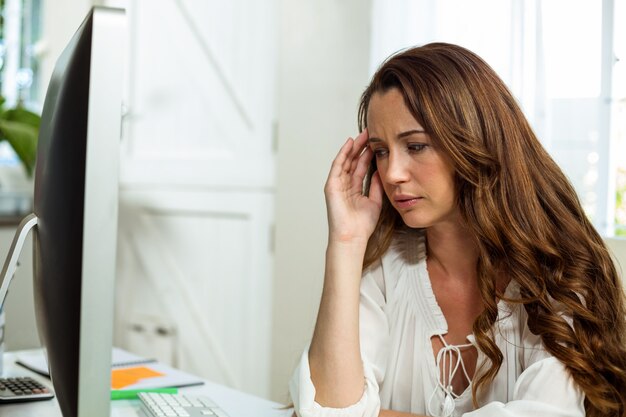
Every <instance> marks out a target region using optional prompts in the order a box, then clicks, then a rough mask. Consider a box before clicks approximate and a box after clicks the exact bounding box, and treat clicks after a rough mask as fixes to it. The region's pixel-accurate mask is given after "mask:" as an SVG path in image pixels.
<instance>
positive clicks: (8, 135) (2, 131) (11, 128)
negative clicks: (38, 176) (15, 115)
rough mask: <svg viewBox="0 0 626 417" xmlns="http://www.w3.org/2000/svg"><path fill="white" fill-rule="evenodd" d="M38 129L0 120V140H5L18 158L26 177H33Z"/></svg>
mask: <svg viewBox="0 0 626 417" xmlns="http://www.w3.org/2000/svg"><path fill="white" fill-rule="evenodd" d="M38 136H39V129H38V128H36V127H34V126H30V125H27V124H24V123H21V122H17V121H11V120H0V138H1V139H6V140H7V141H8V142H9V144H10V145H11V147H12V148H13V150H14V151H15V153H16V154H17V156H18V157H19V158H20V161H21V162H22V165H24V169H25V170H26V174H27V175H28V177H29V178H30V177H32V176H33V170H34V168H35V158H36V157H37V138H38Z"/></svg>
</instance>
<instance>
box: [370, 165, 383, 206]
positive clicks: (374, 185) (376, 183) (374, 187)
mask: <svg viewBox="0 0 626 417" xmlns="http://www.w3.org/2000/svg"><path fill="white" fill-rule="evenodd" d="M383 192H384V191H383V183H382V181H381V180H380V175H378V171H376V172H375V173H374V175H372V179H371V181H370V192H369V199H370V200H371V201H373V202H375V203H376V204H378V206H379V207H382V205H383Z"/></svg>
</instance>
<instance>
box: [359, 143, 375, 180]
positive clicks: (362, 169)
mask: <svg viewBox="0 0 626 417" xmlns="http://www.w3.org/2000/svg"><path fill="white" fill-rule="evenodd" d="M373 156H374V152H372V150H371V149H370V148H365V150H364V151H363V152H362V153H361V156H360V157H359V159H358V160H357V165H356V166H355V170H354V178H355V180H356V181H358V182H359V183H362V182H363V178H364V177H365V174H367V169H368V168H369V166H370V162H371V161H372V157H373Z"/></svg>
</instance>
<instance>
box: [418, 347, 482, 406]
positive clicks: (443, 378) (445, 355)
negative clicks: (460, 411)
mask: <svg viewBox="0 0 626 417" xmlns="http://www.w3.org/2000/svg"><path fill="white" fill-rule="evenodd" d="M438 336H439V339H441V343H443V347H442V348H441V349H440V350H439V353H437V372H439V379H438V380H437V386H436V387H435V389H434V390H433V393H432V394H431V395H430V398H429V400H428V413H429V414H430V415H431V416H434V417H450V416H452V413H454V409H455V407H456V404H455V402H454V400H455V399H456V398H459V395H457V394H455V393H454V391H453V389H452V379H453V378H454V376H455V375H456V373H457V371H458V370H459V368H460V369H461V370H462V371H463V374H464V375H465V378H467V381H468V382H471V378H470V376H469V374H468V373H467V369H465V363H464V362H463V356H462V355H461V349H465V348H468V347H471V346H472V344H471V343H468V344H465V345H449V344H448V343H446V341H445V339H444V338H443V336H442V335H438ZM454 354H456V361H455V358H454ZM446 359H448V360H447V361H446ZM453 362H454V366H452V364H453ZM446 371H447V375H446ZM439 389H440V390H442V391H443V394H444V399H443V403H442V404H441V405H440V406H439V412H438V413H435V412H434V411H433V399H434V398H435V395H436V394H437V390H439Z"/></svg>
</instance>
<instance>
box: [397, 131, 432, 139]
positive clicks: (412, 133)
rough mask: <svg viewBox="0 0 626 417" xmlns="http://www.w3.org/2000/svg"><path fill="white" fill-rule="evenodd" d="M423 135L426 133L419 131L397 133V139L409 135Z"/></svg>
mask: <svg viewBox="0 0 626 417" xmlns="http://www.w3.org/2000/svg"><path fill="white" fill-rule="evenodd" d="M424 133H426V131H425V130H420V129H412V130H407V131H406V132H402V133H398V139H402V138H405V137H407V136H411V135H418V134H424Z"/></svg>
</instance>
